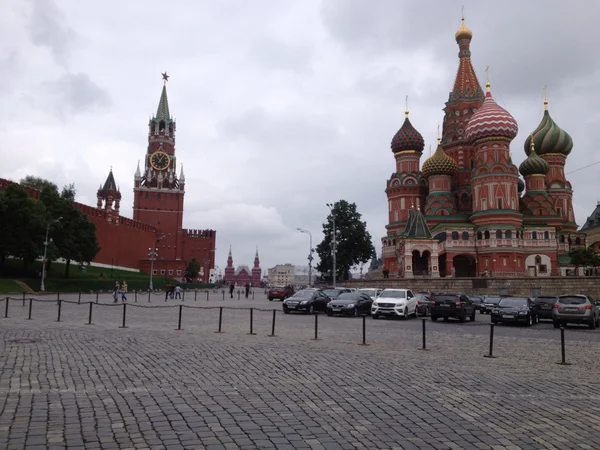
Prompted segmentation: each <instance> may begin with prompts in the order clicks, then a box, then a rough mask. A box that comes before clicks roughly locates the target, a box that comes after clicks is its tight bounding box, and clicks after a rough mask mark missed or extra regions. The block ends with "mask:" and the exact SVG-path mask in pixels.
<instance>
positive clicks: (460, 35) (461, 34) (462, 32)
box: [454, 17, 473, 41]
mask: <svg viewBox="0 0 600 450" xmlns="http://www.w3.org/2000/svg"><path fill="white" fill-rule="evenodd" d="M454 37H455V38H456V40H457V41H460V40H462V39H471V38H472V37H473V32H472V31H471V30H469V29H468V28H467V26H466V25H465V18H464V17H463V18H462V19H460V27H459V29H458V31H457V32H456V34H455V35H454Z"/></svg>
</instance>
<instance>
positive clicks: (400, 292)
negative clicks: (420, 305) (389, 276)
mask: <svg viewBox="0 0 600 450" xmlns="http://www.w3.org/2000/svg"><path fill="white" fill-rule="evenodd" d="M371 315H372V316H373V319H378V318H379V316H387V317H402V318H404V319H408V316H410V315H414V316H415V317H417V316H418V311H417V299H416V297H415V295H414V294H413V291H411V290H410V289H384V290H383V291H381V294H379V297H378V298H377V300H375V301H374V302H373V305H372V306H371Z"/></svg>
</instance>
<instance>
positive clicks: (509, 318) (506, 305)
mask: <svg viewBox="0 0 600 450" xmlns="http://www.w3.org/2000/svg"><path fill="white" fill-rule="evenodd" d="M498 322H501V323H520V324H524V325H528V326H531V325H533V324H535V323H537V322H538V318H537V314H536V310H535V307H533V305H532V302H531V299H529V298H525V297H505V298H503V299H502V300H500V302H499V303H498V304H497V305H496V307H495V308H493V309H492V323H498Z"/></svg>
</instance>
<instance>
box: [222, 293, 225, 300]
mask: <svg viewBox="0 0 600 450" xmlns="http://www.w3.org/2000/svg"><path fill="white" fill-rule="evenodd" d="M221 292H222V293H223V300H225V291H221Z"/></svg>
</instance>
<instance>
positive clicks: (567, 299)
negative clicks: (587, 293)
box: [558, 295, 587, 305]
mask: <svg viewBox="0 0 600 450" xmlns="http://www.w3.org/2000/svg"><path fill="white" fill-rule="evenodd" d="M558 301H559V303H562V304H563V305H583V304H585V303H587V299H586V298H585V297H575V296H573V297H571V296H568V295H565V296H564V297H560V298H559V300H558Z"/></svg>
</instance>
